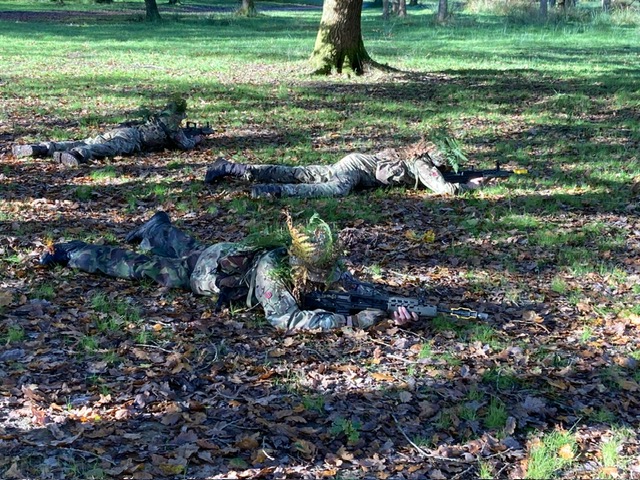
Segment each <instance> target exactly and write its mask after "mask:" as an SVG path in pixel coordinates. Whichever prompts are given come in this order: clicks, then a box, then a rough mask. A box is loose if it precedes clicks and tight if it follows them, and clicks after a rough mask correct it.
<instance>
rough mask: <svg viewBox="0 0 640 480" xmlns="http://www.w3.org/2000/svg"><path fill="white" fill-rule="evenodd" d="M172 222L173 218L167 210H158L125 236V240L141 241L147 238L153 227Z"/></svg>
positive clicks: (128, 241)
mask: <svg viewBox="0 0 640 480" xmlns="http://www.w3.org/2000/svg"><path fill="white" fill-rule="evenodd" d="M170 223H171V219H170V218H169V215H167V213H166V212H157V213H156V214H155V215H154V216H153V217H151V218H150V219H149V220H147V221H146V222H145V223H143V224H142V225H140V226H139V227H138V228H136V229H135V230H134V231H133V232H131V233H129V234H128V235H127V236H126V237H124V241H125V242H127V243H134V242H139V241H141V240H143V239H144V238H145V236H146V234H147V232H149V231H150V230H151V229H152V228H153V227H155V226H157V225H163V224H170Z"/></svg>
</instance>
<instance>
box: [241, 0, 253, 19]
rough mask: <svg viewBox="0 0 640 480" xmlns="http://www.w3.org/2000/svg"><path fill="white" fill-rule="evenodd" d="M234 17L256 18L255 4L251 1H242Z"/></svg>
mask: <svg viewBox="0 0 640 480" xmlns="http://www.w3.org/2000/svg"><path fill="white" fill-rule="evenodd" d="M236 15H240V16H243V17H257V16H258V11H257V10H256V4H255V2H254V1H253V0H242V5H241V6H240V8H239V9H238V10H237V11H236Z"/></svg>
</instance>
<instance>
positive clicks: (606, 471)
mask: <svg viewBox="0 0 640 480" xmlns="http://www.w3.org/2000/svg"><path fill="white" fill-rule="evenodd" d="M600 474H601V475H602V476H603V477H605V478H606V477H610V478H618V477H619V476H620V474H619V472H618V467H602V468H601V469H600Z"/></svg>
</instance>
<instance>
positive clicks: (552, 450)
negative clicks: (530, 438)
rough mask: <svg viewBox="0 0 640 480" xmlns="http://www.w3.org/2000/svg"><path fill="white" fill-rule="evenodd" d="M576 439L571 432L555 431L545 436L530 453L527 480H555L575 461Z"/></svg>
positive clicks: (535, 444)
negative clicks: (553, 479) (557, 474)
mask: <svg viewBox="0 0 640 480" xmlns="http://www.w3.org/2000/svg"><path fill="white" fill-rule="evenodd" d="M575 448H576V439H575V437H574V436H573V435H571V434H570V433H569V432H564V431H554V432H551V433H548V434H546V435H543V436H542V437H541V438H539V439H538V442H536V443H534V445H533V446H532V448H531V449H530V451H529V457H528V460H529V463H528V465H527V474H526V476H525V478H527V479H541V478H555V474H556V473H557V472H558V471H559V470H561V469H562V468H565V467H568V466H569V465H571V463H572V461H573V457H574V455H575Z"/></svg>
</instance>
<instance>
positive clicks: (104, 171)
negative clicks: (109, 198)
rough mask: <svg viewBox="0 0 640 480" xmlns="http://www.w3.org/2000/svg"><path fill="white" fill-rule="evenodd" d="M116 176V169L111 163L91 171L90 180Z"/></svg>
mask: <svg viewBox="0 0 640 480" xmlns="http://www.w3.org/2000/svg"><path fill="white" fill-rule="evenodd" d="M117 176H118V171H117V170H116V169H115V167H113V166H111V165H109V166H107V167H104V168H100V169H98V170H95V171H93V172H91V179H92V180H107V179H111V178H116V177H117Z"/></svg>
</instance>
